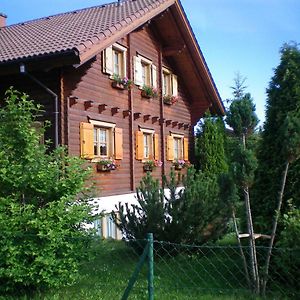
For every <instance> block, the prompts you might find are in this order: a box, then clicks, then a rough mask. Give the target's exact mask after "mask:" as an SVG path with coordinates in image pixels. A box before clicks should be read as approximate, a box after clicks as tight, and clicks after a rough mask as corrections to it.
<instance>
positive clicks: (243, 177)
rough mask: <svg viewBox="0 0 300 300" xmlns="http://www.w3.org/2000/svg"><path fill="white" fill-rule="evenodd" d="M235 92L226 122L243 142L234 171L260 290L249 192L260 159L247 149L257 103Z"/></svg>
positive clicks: (233, 164)
mask: <svg viewBox="0 0 300 300" xmlns="http://www.w3.org/2000/svg"><path fill="white" fill-rule="evenodd" d="M237 90H241V86H240V85H238V86H236V91H237ZM233 95H234V97H235V98H234V100H233V101H232V103H231V105H230V107H229V111H228V112H227V118H226V122H227V124H228V125H229V126H230V127H231V128H232V129H233V132H234V134H235V136H236V137H237V138H239V140H240V145H239V146H237V147H236V148H235V153H234V156H233V161H232V170H231V171H232V174H233V177H234V179H235V182H236V184H237V185H238V186H239V187H240V188H241V189H242V191H243V194H244V202H245V212H246V219H247V231H248V234H249V246H250V257H251V271H252V279H253V281H252V282H253V288H254V289H255V291H256V292H259V274H258V264H257V257H256V247H255V238H254V230H253V222H252V212H251V206H250V194H249V189H250V187H251V186H252V184H253V180H254V171H255V168H256V159H255V155H254V153H253V151H252V150H251V149H247V138H248V137H249V136H250V135H251V134H252V133H253V132H254V130H255V127H256V126H257V123H258V119H257V116H256V114H255V105H254V104H253V101H252V98H251V95H250V94H249V93H247V94H243V90H242V91H241V92H239V93H237V92H235V90H234V92H233ZM233 215H234V213H233Z"/></svg>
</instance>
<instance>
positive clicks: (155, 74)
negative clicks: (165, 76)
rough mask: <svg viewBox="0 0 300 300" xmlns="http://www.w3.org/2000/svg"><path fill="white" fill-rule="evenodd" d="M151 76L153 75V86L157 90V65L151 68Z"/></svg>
mask: <svg viewBox="0 0 300 300" xmlns="http://www.w3.org/2000/svg"><path fill="white" fill-rule="evenodd" d="M151 75H152V80H151V83H152V86H153V87H154V88H157V69H156V66H155V65H152V66H151Z"/></svg>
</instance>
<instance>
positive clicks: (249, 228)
mask: <svg viewBox="0 0 300 300" xmlns="http://www.w3.org/2000/svg"><path fill="white" fill-rule="evenodd" d="M242 142H243V147H244V150H245V149H246V134H243V135H242ZM243 192H244V199H245V207H246V216H247V231H248V234H249V246H250V262H251V271H252V279H253V284H252V285H253V288H254V291H255V292H256V293H259V274H258V263H257V257H256V247H255V238H254V230H253V222H252V214H251V206H250V196H249V186H245V187H244V188H243Z"/></svg>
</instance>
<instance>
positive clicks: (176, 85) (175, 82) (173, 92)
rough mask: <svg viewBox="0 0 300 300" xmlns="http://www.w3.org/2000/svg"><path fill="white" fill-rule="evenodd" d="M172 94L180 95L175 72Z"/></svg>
mask: <svg viewBox="0 0 300 300" xmlns="http://www.w3.org/2000/svg"><path fill="white" fill-rule="evenodd" d="M172 96H178V80H177V76H176V75H174V74H172Z"/></svg>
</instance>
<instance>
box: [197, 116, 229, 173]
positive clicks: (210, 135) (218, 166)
mask: <svg viewBox="0 0 300 300" xmlns="http://www.w3.org/2000/svg"><path fill="white" fill-rule="evenodd" d="M225 147H226V135H225V126H224V122H223V120H222V119H221V118H213V117H211V116H206V117H205V118H204V119H203V122H202V123H201V124H200V127H199V128H198V131H197V136H196V151H195V152H196V167H197V168H198V169H200V170H201V171H202V172H205V173H206V172H208V173H210V174H220V173H224V172H227V171H228V164H227V158H226V153H225Z"/></svg>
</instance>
